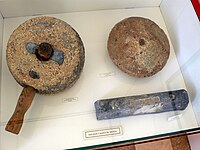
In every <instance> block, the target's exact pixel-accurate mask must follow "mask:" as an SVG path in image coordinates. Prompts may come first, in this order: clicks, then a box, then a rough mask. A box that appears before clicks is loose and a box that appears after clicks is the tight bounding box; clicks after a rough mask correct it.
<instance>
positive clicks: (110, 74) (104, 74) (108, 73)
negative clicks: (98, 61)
mask: <svg viewBox="0 0 200 150" xmlns="http://www.w3.org/2000/svg"><path fill="white" fill-rule="evenodd" d="M115 75H116V73H115V72H114V71H111V72H105V73H100V74H99V76H100V78H106V77H110V76H115Z"/></svg>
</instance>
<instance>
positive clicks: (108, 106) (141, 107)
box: [94, 89, 189, 120]
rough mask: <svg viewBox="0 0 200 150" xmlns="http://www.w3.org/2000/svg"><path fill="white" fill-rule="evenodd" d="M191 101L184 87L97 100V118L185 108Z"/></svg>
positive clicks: (111, 117)
mask: <svg viewBox="0 0 200 150" xmlns="http://www.w3.org/2000/svg"><path fill="white" fill-rule="evenodd" d="M188 103H189V97H188V94H187V91H186V90H184V89H181V90H176V91H167V92H160V93H153V94H144V95H137V96H127V97H117V98H111V99H103V100H98V101H96V102H95V104H94V105H95V109H96V117H97V120H104V119H114V118H120V117H126V116H134V115H143V114H154V113H161V112H168V111H177V110H184V109H185V108H186V107H187V105H188Z"/></svg>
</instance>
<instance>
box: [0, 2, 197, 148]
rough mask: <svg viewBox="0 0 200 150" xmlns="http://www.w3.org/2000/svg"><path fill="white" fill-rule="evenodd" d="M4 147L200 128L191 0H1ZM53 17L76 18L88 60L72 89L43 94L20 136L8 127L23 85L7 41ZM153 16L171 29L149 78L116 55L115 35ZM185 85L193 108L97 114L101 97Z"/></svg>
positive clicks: (122, 139)
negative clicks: (123, 66)
mask: <svg viewBox="0 0 200 150" xmlns="http://www.w3.org/2000/svg"><path fill="white" fill-rule="evenodd" d="M0 12H1V15H0V34H1V36H0V46H1V50H0V60H1V61H0V66H1V68H0V71H1V72H0V73H1V74H0V77H1V78H0V85H1V86H0V96H1V97H0V106H1V107H0V112H1V113H0V128H1V133H0V141H1V145H0V149H1V150H15V149H19V150H27V149H29V150H35V149H48V150H56V149H74V148H77V149H78V148H86V149H87V148H97V147H101V146H102V145H103V146H105V145H112V144H116V143H120V144H123V143H128V142H134V141H143V140H148V139H152V138H161V137H164V136H170V135H174V134H179V133H187V132H193V131H198V130H199V129H200V124H199V123H200V109H199V108H200V99H199V96H200V93H199V92H198V89H199V86H200V85H199V83H200V76H199V74H200V70H199V69H198V67H199V65H200V60H199V59H198V58H199V56H200V42H199V41H200V22H199V20H198V17H197V15H196V13H195V10H194V8H193V5H192V3H191V1H190V0H151V1H149V0H126V1H124V0H110V1H106V0H101V1H98V0H76V1H74V0H56V1H55V0H43V1H39V0H29V1H27V0H18V1H8V0H0ZM37 16H51V17H55V18H58V19H61V20H63V21H65V22H67V23H68V24H70V25H71V26H72V27H73V28H74V29H75V30H76V31H77V33H78V34H79V36H80V37H81V39H82V41H83V44H84V47H85V64H84V68H83V71H82V74H81V76H80V78H79V79H78V81H77V82H76V83H75V85H74V86H73V87H71V88H70V89H66V90H64V91H62V92H60V93H57V94H54V95H40V94H36V96H35V98H34V101H33V103H32V105H31V107H30V109H29V110H28V112H27V113H26V116H25V119H24V124H23V126H22V129H21V131H20V133H19V134H18V135H14V134H12V133H10V132H7V131H5V126H6V124H7V122H8V120H9V119H10V117H11V115H12V113H13V112H14V109H15V106H16V104H17V100H18V97H19V95H20V93H21V90H22V87H21V86H20V85H19V84H18V83H17V82H16V81H15V79H14V78H13V77H12V74H11V73H10V72H9V69H8V66H7V62H6V47H7V42H8V39H9V37H10V35H11V34H12V32H13V31H14V30H15V29H16V28H17V27H18V26H19V25H20V24H21V23H23V22H25V21H26V20H28V19H31V18H34V17H37ZM131 16H135V17H144V18H148V19H151V20H152V21H154V22H155V23H156V24H158V25H159V27H160V28H162V29H163V30H164V32H165V33H166V35H167V37H168V39H169V43H170V56H169V59H168V61H167V64H166V66H165V67H164V68H163V69H162V70H161V71H160V72H158V73H157V74H155V75H153V76H151V77H147V78H136V77H131V76H129V75H127V74H125V73H123V72H122V71H121V70H119V69H118V68H117V67H116V66H115V65H114V64H113V63H112V61H111V59H110V57H109V54H108V50H107V41H108V36H109V33H110V31H111V29H112V28H113V26H114V25H115V24H116V23H118V22H119V21H121V20H123V19H125V18H127V17H131ZM179 89H185V90H186V91H187V92H188V95H189V104H188V106H187V108H186V109H185V110H181V111H170V112H164V113H157V114H146V115H138V116H129V117H123V118H116V119H109V120H97V119H96V112H95V107H94V103H95V101H97V100H101V99H108V98H116V97H126V96H134V95H142V94H150V93H157V92H165V91H173V90H179Z"/></svg>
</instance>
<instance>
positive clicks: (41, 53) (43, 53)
mask: <svg viewBox="0 0 200 150" xmlns="http://www.w3.org/2000/svg"><path fill="white" fill-rule="evenodd" d="M35 55H36V57H37V58H38V59H39V60H40V61H48V60H49V59H50V58H51V56H52V55H53V47H52V45H51V44H49V43H41V44H40V45H39V46H38V47H37V48H36V50H35Z"/></svg>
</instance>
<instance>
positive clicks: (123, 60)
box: [107, 17, 170, 77]
mask: <svg viewBox="0 0 200 150" xmlns="http://www.w3.org/2000/svg"><path fill="white" fill-rule="evenodd" d="M107 47H108V52H109V55H110V58H111V59H112V61H113V62H114V64H115V65H117V67H118V68H119V69H121V70H122V71H124V72H125V73H128V74H129V75H131V76H136V77H148V76H152V75H154V74H156V73H157V72H158V71H160V70H161V69H162V68H163V67H164V66H165V64H166V62H167V60H168V58H169V54H170V46H169V41H168V38H167V36H166V35H165V33H164V31H163V30H162V29H161V28H160V27H159V26H158V25H157V24H155V23H154V22H153V21H151V20H149V19H145V18H140V17H130V18H126V19H124V20H122V21H120V22H119V23H117V24H116V25H115V26H114V27H113V29H112V31H111V32H110V35H109V38H108V45H107Z"/></svg>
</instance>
